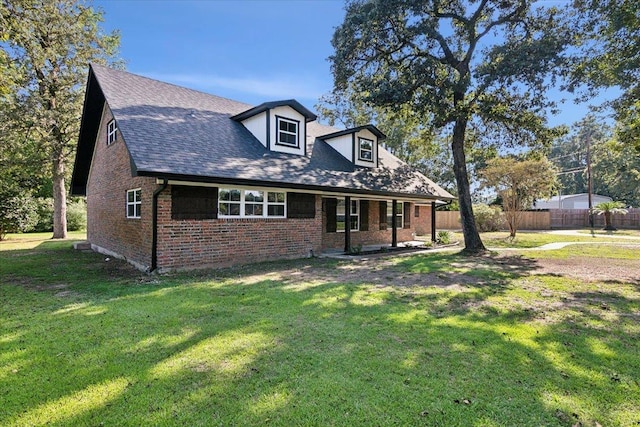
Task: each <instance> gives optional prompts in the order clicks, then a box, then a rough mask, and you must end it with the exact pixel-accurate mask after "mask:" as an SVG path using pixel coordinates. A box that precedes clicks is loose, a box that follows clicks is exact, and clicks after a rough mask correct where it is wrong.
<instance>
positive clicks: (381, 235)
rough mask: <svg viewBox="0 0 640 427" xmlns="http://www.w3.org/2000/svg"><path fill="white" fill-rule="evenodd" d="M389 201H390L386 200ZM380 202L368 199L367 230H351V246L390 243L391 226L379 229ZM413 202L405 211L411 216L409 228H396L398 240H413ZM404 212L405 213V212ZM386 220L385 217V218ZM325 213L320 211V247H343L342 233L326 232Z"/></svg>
mask: <svg viewBox="0 0 640 427" xmlns="http://www.w3.org/2000/svg"><path fill="white" fill-rule="evenodd" d="M387 203H391V201H389V202H387ZM379 205H380V203H379V202H378V201H376V200H370V201H369V230H368V231H352V232H351V246H357V245H363V246H364V245H390V244H391V228H389V229H388V230H380V211H379V209H380V207H379ZM413 207H414V204H413V203H411V205H410V209H409V210H408V212H407V213H409V214H410V215H412V216H411V228H398V230H397V233H398V234H397V237H398V242H406V241H409V240H414V237H413V234H414V233H415V232H416V231H415V221H414V220H415V219H416V218H414V217H413ZM407 213H405V215H406V214H407ZM385 221H386V219H385ZM326 230H327V213H326V212H322V248H323V249H344V233H338V232H331V233H327V231H326Z"/></svg>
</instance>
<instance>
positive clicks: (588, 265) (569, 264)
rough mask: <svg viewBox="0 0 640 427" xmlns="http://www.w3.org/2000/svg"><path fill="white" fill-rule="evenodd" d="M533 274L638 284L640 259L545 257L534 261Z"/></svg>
mask: <svg viewBox="0 0 640 427" xmlns="http://www.w3.org/2000/svg"><path fill="white" fill-rule="evenodd" d="M536 263H537V264H538V269H537V270H536V272H535V274H553V275H557V276H565V277H571V278H574V279H579V280H582V281H585V282H620V283H635V284H640V260H631V259H595V260H594V259H593V258H586V257H585V258H569V259H554V258H545V259H539V260H537V261H536Z"/></svg>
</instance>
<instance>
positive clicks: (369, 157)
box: [358, 138, 373, 162]
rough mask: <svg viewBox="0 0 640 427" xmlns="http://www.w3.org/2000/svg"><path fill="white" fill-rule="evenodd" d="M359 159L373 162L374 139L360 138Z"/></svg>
mask: <svg viewBox="0 0 640 427" xmlns="http://www.w3.org/2000/svg"><path fill="white" fill-rule="evenodd" d="M358 159H359V160H364V161H365V162H373V141H372V140H370V139H367V138H358Z"/></svg>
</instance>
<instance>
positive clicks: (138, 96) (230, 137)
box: [72, 65, 453, 199]
mask: <svg viewBox="0 0 640 427" xmlns="http://www.w3.org/2000/svg"><path fill="white" fill-rule="evenodd" d="M104 102H106V104H107V105H108V106H109V108H110V109H111V112H112V113H113V116H114V118H115V120H116V122H117V125H118V129H119V131H120V133H121V135H122V139H123V140H124V143H125V145H126V147H127V149H128V152H129V156H130V162H131V167H132V172H133V174H134V175H138V176H150V177H158V178H167V179H174V180H183V181H198V182H216V183H222V184H224V183H229V184H236V185H261V186H268V187H285V188H294V189H295V188H299V189H309V190H316V191H328V192H339V193H353V194H376V195H381V196H389V197H392V196H395V197H412V198H420V199H451V198H453V196H451V194H449V193H448V192H446V191H445V190H443V189H442V188H441V187H439V186H438V185H437V184H435V183H434V182H433V181H431V180H429V179H428V178H426V177H425V176H424V175H422V174H421V173H419V172H416V171H415V170H413V169H412V168H410V167H409V166H408V165H406V164H405V163H404V162H402V161H400V160H399V159H398V158H397V157H395V156H393V155H392V154H391V153H389V152H387V151H386V150H384V149H383V148H380V150H379V152H378V156H379V159H380V162H379V166H380V167H378V168H365V167H359V166H355V165H353V164H352V163H351V162H349V161H348V160H347V159H345V158H344V157H343V156H342V155H340V154H339V153H338V152H337V151H336V150H334V149H333V148H332V147H331V146H330V145H329V144H327V143H326V142H324V141H323V140H321V139H318V138H317V137H318V136H321V135H328V134H332V133H336V132H339V130H338V129H336V128H333V127H329V126H324V125H321V124H318V123H316V122H310V123H308V124H307V141H306V143H307V153H308V154H307V156H300V155H294V154H286V153H277V152H273V151H269V150H268V149H267V148H265V147H264V146H263V145H262V144H261V143H260V142H259V141H258V140H257V139H256V138H255V137H254V136H253V135H252V134H251V132H249V131H248V130H247V129H246V128H245V127H244V126H243V125H242V124H241V123H239V122H237V121H235V120H233V119H232V118H233V117H234V116H235V117H236V118H237V116H238V115H239V114H241V113H246V112H248V111H254V110H255V109H256V108H258V107H259V108H269V107H265V105H267V104H269V103H265V104H261V105H260V106H258V107H253V108H252V107H251V106H250V105H248V104H244V103H241V102H237V101H232V100H229V99H226V98H221V97H218V96H214V95H210V94H206V93H203V92H199V91H195V90H192V89H187V88H184V87H180V86H176V85H173V84H169V83H164V82H160V81H157V80H153V79H149V78H146V77H142V76H138V75H135V74H131V73H128V72H125V71H120V70H114V69H110V68H107V67H103V66H99V65H91V67H90V70H89V77H88V81H87V93H86V95H85V105H84V110H83V115H82V123H81V130H80V136H79V140H78V150H77V157H76V162H75V166H74V171H73V177H72V194H78V195H84V194H86V183H87V179H88V177H89V170H90V166H91V159H92V156H93V150H94V146H95V143H96V137H97V132H98V128H99V126H100V120H101V112H102V107H103V103H104ZM281 102H286V103H287V104H286V105H290V106H292V103H291V102H290V101H277V102H276V104H277V103H281ZM295 102H296V103H297V101H295ZM274 105H275V104H274ZM302 108H304V107H302ZM305 110H306V109H305ZM307 111H308V110H307ZM256 114H257V113H256ZM307 117H309V116H307Z"/></svg>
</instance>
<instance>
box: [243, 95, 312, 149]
mask: <svg viewBox="0 0 640 427" xmlns="http://www.w3.org/2000/svg"><path fill="white" fill-rule="evenodd" d="M315 119H316V115H315V114H313V113H312V112H311V111H309V110H307V109H306V108H305V107H304V106H303V105H302V104H300V103H299V102H298V101H296V100H295V99H288V100H285V101H273V102H265V103H263V104H260V105H258V106H256V107H253V108H251V109H249V110H247V111H244V112H242V113H240V114H237V115H235V116H233V117H231V120H235V121H237V122H240V123H242V124H243V125H244V127H245V128H247V130H249V132H251V133H252V134H253V136H255V137H256V139H257V140H258V141H260V143H261V144H262V145H264V146H265V147H266V148H267V149H268V150H270V151H277V152H279V153H288V154H298V155H301V156H305V155H306V154H307V144H306V141H307V123H308V122H312V121H314V120H315Z"/></svg>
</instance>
